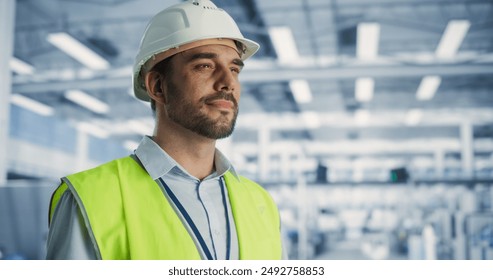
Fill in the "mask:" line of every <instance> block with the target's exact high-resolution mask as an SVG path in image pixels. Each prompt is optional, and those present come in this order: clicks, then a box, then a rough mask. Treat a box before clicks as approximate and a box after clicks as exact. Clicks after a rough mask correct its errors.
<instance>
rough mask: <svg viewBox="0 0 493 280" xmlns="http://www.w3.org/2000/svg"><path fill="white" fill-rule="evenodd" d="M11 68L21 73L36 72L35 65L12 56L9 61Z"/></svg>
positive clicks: (29, 73)
mask: <svg viewBox="0 0 493 280" xmlns="http://www.w3.org/2000/svg"><path fill="white" fill-rule="evenodd" d="M9 65H10V68H12V71H14V72H15V73H17V74H21V75H31V74H33V73H34V67H33V66H32V65H31V64H29V63H27V62H25V61H22V60H20V59H18V58H16V57H12V58H11V59H10V61H9Z"/></svg>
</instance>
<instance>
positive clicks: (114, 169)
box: [66, 156, 136, 180]
mask: <svg viewBox="0 0 493 280" xmlns="http://www.w3.org/2000/svg"><path fill="white" fill-rule="evenodd" d="M132 162H134V163H136V162H135V161H134V160H133V159H132V158H131V157H130V156H127V157H122V158H118V159H115V160H112V161H109V162H106V163H103V164H101V165H98V166H96V167H94V168H91V169H87V170H84V171H81V172H77V173H73V174H70V175H68V176H66V178H68V179H69V180H74V179H76V180H82V179H87V178H89V179H92V178H94V177H96V178H106V179H111V178H113V177H114V176H115V175H117V174H118V173H120V172H119V170H121V169H122V168H125V167H126V166H128V165H129V164H131V163H132Z"/></svg>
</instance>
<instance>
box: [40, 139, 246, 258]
mask: <svg viewBox="0 0 493 280" xmlns="http://www.w3.org/2000/svg"><path fill="white" fill-rule="evenodd" d="M135 155H136V156H137V158H138V159H139V160H140V162H141V164H142V165H143V167H144V168H145V170H146V171H147V173H149V175H150V176H151V177H152V179H153V180H157V179H158V178H162V179H163V180H164V182H165V183H166V184H167V185H168V186H169V188H170V189H171V191H172V192H173V193H174V195H176V197H177V198H178V200H179V201H180V203H181V204H182V205H183V207H184V208H185V210H186V211H187V213H188V215H190V217H191V219H192V220H193V222H194V224H195V225H196V226H197V229H198V231H199V232H200V234H201V236H202V238H203V239H204V241H205V243H206V245H207V247H208V248H209V251H211V254H212V255H213V257H214V258H217V259H225V258H226V251H227V246H228V244H226V241H227V232H228V229H227V227H226V215H227V217H228V219H229V222H230V227H229V230H230V233H231V244H230V245H231V247H230V250H231V257H230V259H238V258H239V251H238V238H237V234H236V228H235V224H234V219H233V215H232V213H231V206H230V204H229V199H226V204H227V207H226V208H227V210H226V209H225V207H224V204H223V196H222V193H221V177H222V176H223V175H224V174H225V173H226V172H228V171H230V172H231V173H232V174H233V175H234V176H235V177H237V178H238V176H237V174H236V172H235V170H234V168H233V166H232V165H231V163H230V162H229V161H228V160H227V159H226V157H225V156H224V155H223V154H222V153H221V152H220V151H219V150H217V149H216V152H215V156H214V166H215V171H214V172H213V173H212V174H211V175H209V176H207V177H206V178H205V179H203V180H199V179H197V178H195V177H194V176H192V175H190V174H189V173H188V172H187V171H186V170H185V169H184V168H183V167H182V166H180V165H179V164H178V163H177V162H176V161H175V160H174V159H173V158H171V157H170V156H169V155H168V154H167V153H166V152H165V151H164V150H163V149H161V147H160V146H159V145H157V144H156V143H155V142H154V141H153V140H152V139H151V138H150V137H144V138H143V139H142V141H141V143H140V144H139V146H138V147H137V149H136V150H135ZM224 191H225V195H226V198H227V197H228V196H227V189H226V188H224ZM172 204H173V203H172ZM163 238H164V237H163ZM47 247H48V248H47V250H48V252H47V259H96V253H95V249H94V245H93V244H92V241H91V239H90V237H89V235H88V232H87V229H86V228H85V225H84V221H83V218H82V215H81V214H80V210H79V208H78V206H77V202H76V201H75V198H74V197H73V195H72V194H71V193H70V191H66V192H65V193H64V194H63V195H62V197H61V199H60V202H59V204H58V206H57V208H56V210H55V212H54V216H53V220H52V224H51V227H50V232H49V235H48V244H47ZM199 251H200V250H199Z"/></svg>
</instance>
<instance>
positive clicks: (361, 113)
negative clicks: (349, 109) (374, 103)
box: [354, 109, 371, 125]
mask: <svg viewBox="0 0 493 280" xmlns="http://www.w3.org/2000/svg"><path fill="white" fill-rule="evenodd" d="M370 117H371V115H370V112H369V111H368V110H366V109H358V110H356V112H355V113H354V118H355V121H356V124H358V125H366V124H368V122H369V121H370Z"/></svg>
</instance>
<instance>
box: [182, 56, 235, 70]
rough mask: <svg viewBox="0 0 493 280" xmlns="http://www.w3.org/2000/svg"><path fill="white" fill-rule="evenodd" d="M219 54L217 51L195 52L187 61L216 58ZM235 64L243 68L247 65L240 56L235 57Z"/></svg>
mask: <svg viewBox="0 0 493 280" xmlns="http://www.w3.org/2000/svg"><path fill="white" fill-rule="evenodd" d="M217 57H218V55H217V54H216V53H207V52H206V53H196V54H193V55H191V56H190V57H189V58H188V59H187V62H192V61H194V60H198V59H204V58H205V59H214V58H217ZM232 62H233V64H236V65H237V66H239V67H241V68H243V66H245V64H244V63H243V61H242V60H241V59H239V58H235V59H233V61H232Z"/></svg>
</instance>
